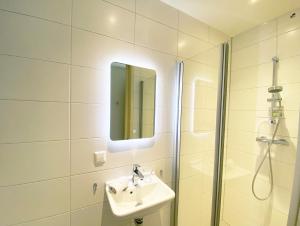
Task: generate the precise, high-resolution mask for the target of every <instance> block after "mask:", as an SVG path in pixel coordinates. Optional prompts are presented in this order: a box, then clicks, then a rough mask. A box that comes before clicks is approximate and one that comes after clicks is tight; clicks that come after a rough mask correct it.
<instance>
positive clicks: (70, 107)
mask: <svg viewBox="0 0 300 226" xmlns="http://www.w3.org/2000/svg"><path fill="white" fill-rule="evenodd" d="M73 9H74V0H72V1H71V18H70V24H71V30H70V34H71V36H70V66H69V68H70V71H69V158H70V159H69V212H70V213H69V214H70V216H69V225H70V226H72V214H71V209H72V181H71V178H72V177H71V174H72V173H71V172H72V142H71V141H72V139H71V138H72V104H71V102H72V63H73V28H72V27H73Z"/></svg>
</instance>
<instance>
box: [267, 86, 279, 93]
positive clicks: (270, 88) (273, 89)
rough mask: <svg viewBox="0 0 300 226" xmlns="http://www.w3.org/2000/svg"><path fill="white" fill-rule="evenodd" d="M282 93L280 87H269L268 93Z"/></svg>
mask: <svg viewBox="0 0 300 226" xmlns="http://www.w3.org/2000/svg"><path fill="white" fill-rule="evenodd" d="M281 91H282V86H271V87H269V88H268V92H269V93H279V92H281Z"/></svg>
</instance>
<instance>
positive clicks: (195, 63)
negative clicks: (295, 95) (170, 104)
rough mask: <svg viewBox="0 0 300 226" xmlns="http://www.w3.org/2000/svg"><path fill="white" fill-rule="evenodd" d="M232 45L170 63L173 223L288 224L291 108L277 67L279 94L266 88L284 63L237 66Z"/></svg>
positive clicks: (293, 136)
mask: <svg viewBox="0 0 300 226" xmlns="http://www.w3.org/2000/svg"><path fill="white" fill-rule="evenodd" d="M234 41H235V40H233V42H234ZM233 44H234V43H233ZM231 46H232V43H231ZM235 51H236V50H235V49H231V48H229V44H227V43H225V44H222V45H221V46H216V47H214V48H212V49H209V50H207V51H205V52H203V53H201V54H202V57H199V56H196V58H195V59H193V58H191V59H187V60H184V62H180V63H179V64H178V72H179V73H178V115H177V119H178V122H179V123H178V124H177V131H176V149H177V154H176V193H177V199H176V205H175V225H176V226H187V225H188V226H286V225H287V224H288V226H294V225H296V220H295V219H297V215H298V209H299V198H297V197H299V190H300V188H299V185H298V184H297V183H298V180H297V177H295V176H294V170H295V165H296V163H297V162H299V161H300V160H299V161H296V153H297V151H296V150H297V136H298V135H297V133H298V111H297V110H296V109H294V108H293V106H294V105H293V104H291V101H290V100H286V98H291V97H290V96H289V92H285V90H286V89H289V88H290V87H289V86H291V85H292V84H290V83H289V81H285V83H284V82H282V81H283V79H282V78H281V77H280V76H282V74H281V73H283V71H279V74H278V80H279V84H280V82H282V87H281V88H283V90H281V91H280V92H282V97H281V96H280V95H274V94H273V93H272V92H270V90H269V92H268V87H269V86H271V85H272V72H274V70H275V72H276V73H277V70H278V65H279V66H280V64H282V65H284V66H282V67H281V68H280V69H281V70H282V68H283V67H287V66H288V65H291V62H289V64H288V63H287V62H285V61H284V59H283V60H282V62H281V59H280V58H279V61H278V62H277V63H278V65H276V67H275V68H274V62H272V57H273V56H271V57H270V58H269V59H268V60H266V62H264V63H263V64H257V65H247V64H245V65H243V67H240V66H241V64H242V63H244V61H242V59H241V58H242V57H245V56H244V55H242V54H241V52H239V51H241V50H239V51H236V52H235ZM272 54H273V53H272ZM274 54H275V55H276V52H275V53H274ZM274 54H273V55H274ZM198 59H205V61H201V62H199V60H198ZM229 66H230V67H229ZM286 70H287V69H286ZM253 75H257V77H255V78H248V77H247V76H253ZM264 76H265V77H264ZM276 76H277V74H276ZM273 82H274V81H273ZM273 85H274V83H273ZM280 85H281V84H280ZM288 91H290V90H288ZM279 98H281V99H280V103H281V102H282V105H283V106H284V108H283V107H282V106H281V105H280V107H282V108H281V111H282V115H276V114H275V113H276V112H275V110H276V109H277V108H276V109H275V107H278V106H277V105H274V103H273V102H276V101H277V102H279ZM272 101H273V102H272ZM277 102H276V103H277ZM274 109H275V110H274ZM274 112H275V113H274ZM291 120H292V121H291ZM278 121H280V123H278ZM277 123H278V125H277ZM291 123H293V125H292V124H291ZM276 125H277V127H278V128H276ZM274 130H276V133H274ZM274 134H275V135H274ZM272 135H274V136H272ZM259 139H261V140H259ZM283 141H284V142H283ZM268 150H270V151H268ZM298 153H299V152H298ZM299 159H300V157H299ZM299 169H300V168H299ZM293 184H294V188H293ZM292 190H293V191H292ZM292 196H293V198H292ZM259 197H263V198H261V199H260V198H259ZM292 222H293V223H292Z"/></svg>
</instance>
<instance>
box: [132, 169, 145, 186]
mask: <svg viewBox="0 0 300 226" xmlns="http://www.w3.org/2000/svg"><path fill="white" fill-rule="evenodd" d="M132 171H133V174H132V183H133V184H134V185H135V186H137V185H138V184H137V180H136V179H143V178H144V174H143V173H142V171H141V166H140V165H139V164H133V169H132Z"/></svg>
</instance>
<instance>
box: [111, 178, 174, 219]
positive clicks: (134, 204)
mask: <svg viewBox="0 0 300 226" xmlns="http://www.w3.org/2000/svg"><path fill="white" fill-rule="evenodd" d="M105 190H106V194H107V198H108V200H109V204H110V207H111V210H112V212H113V214H114V215H115V216H117V217H125V218H137V217H143V216H144V215H147V214H150V213H153V212H155V211H157V210H158V209H159V208H161V207H162V206H164V205H166V204H167V203H169V202H170V201H171V200H172V199H174V197H175V193H174V191H173V190H172V189H171V188H169V187H168V186H167V185H166V184H165V183H164V182H162V181H161V180H160V179H159V178H158V177H157V176H156V175H155V174H154V173H149V174H148V175H145V176H144V178H139V179H137V180H136V181H135V183H133V181H132V176H128V177H120V178H118V179H115V180H111V181H107V182H106V188H105Z"/></svg>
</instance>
